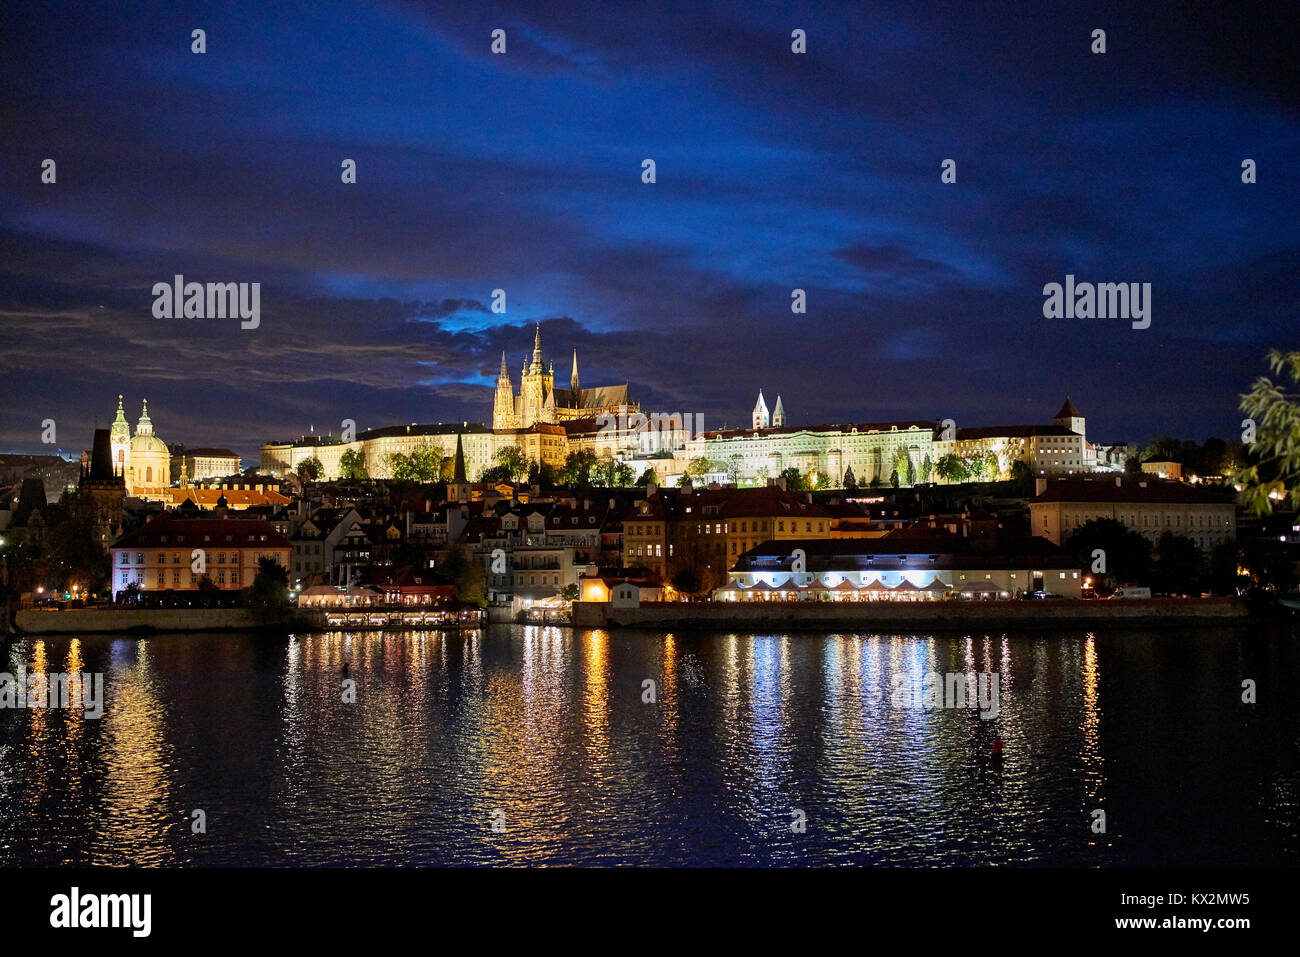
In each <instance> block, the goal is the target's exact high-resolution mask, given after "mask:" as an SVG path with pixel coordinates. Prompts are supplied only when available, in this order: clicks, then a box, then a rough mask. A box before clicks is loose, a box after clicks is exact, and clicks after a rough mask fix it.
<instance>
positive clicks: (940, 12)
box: [0, 0, 1300, 459]
mask: <svg viewBox="0 0 1300 957" xmlns="http://www.w3.org/2000/svg"><path fill="white" fill-rule="evenodd" d="M1056 6H1066V5H1064V4H1061V5H1058V4H1041V3H1021V4H1001V3H994V4H991V3H977V2H969V3H966V2H963V3H952V4H937V3H924V2H904V3H897V4H894V3H888V4H870V5H866V4H862V5H853V6H848V5H838V4H834V5H832V4H813V3H798V4H795V3H792V4H780V3H766V2H763V3H760V2H743V3H734V4H726V3H704V2H692V3H683V4H674V3H666V2H658V0H656V2H628V3H618V2H598V3H591V4H546V3H540V2H520V3H493V2H474V3H469V2H462V3H448V4H440V3H430V4H417V3H401V2H391V3H371V4H360V3H347V2H335V0H309V2H301V3H269V2H268V3H265V4H243V3H229V2H219V3H210V4H188V5H187V4H184V3H175V2H160V3H128V4H125V5H123V4H116V3H114V4H93V5H90V4H71V3H69V4H51V5H46V4H36V3H16V4H14V3H8V4H5V5H4V6H3V8H0V177H2V181H3V184H4V186H3V192H2V193H0V330H2V331H3V340H2V342H3V344H2V345H0V450H11V451H31V452H48V451H51V449H50V447H49V446H42V445H41V443H40V430H41V420H43V419H46V418H53V419H54V420H55V421H56V423H57V424H58V428H59V435H58V439H59V441H58V447H59V448H61V449H62V450H63V451H64V452H65V453H71V454H77V453H79V452H80V451H81V450H82V449H83V448H88V447H89V445H90V440H91V430H92V428H93V427H94V426H95V425H96V424H98V425H99V426H100V427H105V426H107V425H108V424H109V422H110V420H111V418H112V416H113V412H114V409H115V406H116V396H117V393H119V392H123V393H125V394H126V396H127V416H128V419H129V420H130V421H131V423H132V425H133V426H134V423H135V419H136V418H137V417H138V416H139V412H140V398H141V397H147V398H148V400H149V409H150V415H151V418H152V419H153V422H154V427H155V430H156V432H157V434H159V435H160V436H161V437H162V438H163V439H164V440H166V441H168V442H183V443H185V444H187V445H190V446H199V445H218V446H227V447H230V448H234V449H236V450H237V451H239V452H240V453H241V454H243V455H244V457H245V458H246V459H255V457H256V450H257V446H258V445H259V444H260V443H261V442H263V441H264V440H266V439H269V438H290V437H293V436H296V435H299V434H302V433H304V432H306V431H307V430H308V429H309V428H310V427H312V426H315V428H316V430H317V431H326V430H330V429H333V430H335V431H337V430H338V428H339V423H340V422H341V420H343V419H346V418H351V419H354V420H355V421H356V423H357V426H358V428H361V429H365V428H377V427H381V426H386V425H394V424H401V423H406V422H435V421H454V420H462V419H466V420H469V421H475V422H490V416H491V409H492V394H493V386H494V384H495V381H496V374H497V370H498V368H499V365H500V356H501V351H502V350H503V349H504V350H505V352H506V356H507V361H508V367H509V370H510V373H511V375H512V376H513V377H514V383H515V387H516V388H518V375H519V369H520V366H521V365H522V362H523V359H524V356H525V354H526V353H529V352H530V351H531V346H532V338H533V325H534V323H535V322H538V321H540V322H541V323H542V329H543V333H542V334H543V344H544V346H545V349H546V357H547V359H548V360H554V362H555V367H556V373H557V378H558V379H559V380H561V382H562V383H563V384H564V385H566V386H567V384H568V373H569V361H570V355H571V350H572V349H573V348H575V347H576V348H577V349H578V352H579V359H580V364H581V374H582V380H583V384H584V385H588V386H595V385H609V384H617V383H622V382H624V381H627V382H629V383H630V384H631V386H632V390H633V394H634V395H635V396H637V397H639V398H640V399H641V400H642V402H643V405H645V406H648V407H650V408H652V409H655V410H659V411H665V412H698V413H702V414H703V415H704V416H705V423H706V425H707V426H708V427H722V426H723V425H724V424H726V425H731V426H737V425H740V424H741V423H747V422H748V419H749V414H750V409H751V408H752V406H753V404H754V400H755V397H756V394H757V392H758V389H759V388H760V387H761V388H762V389H763V390H764V394H765V396H766V397H767V400H768V404H769V406H770V405H773V404H775V399H776V396H777V394H780V395H781V396H782V397H783V400H784V404H785V407H786V410H787V412H788V414H789V417H790V420H791V423H792V424H818V423H826V422H874V421H882V420H889V419H891V418H902V419H930V418H934V419H938V418H944V417H951V418H953V419H955V420H956V422H957V424H958V425H959V426H963V425H969V426H987V425H1005V424H1038V423H1046V422H1048V421H1049V420H1050V417H1051V416H1052V415H1053V414H1054V413H1055V412H1056V410H1057V408H1058V407H1059V406H1060V404H1061V402H1062V400H1063V398H1064V397H1065V395H1066V394H1067V393H1069V394H1070V395H1071V396H1072V397H1073V399H1074V401H1075V403H1076V404H1077V405H1078V406H1079V408H1080V409H1081V411H1082V412H1083V414H1084V415H1085V416H1087V418H1088V436H1089V438H1090V439H1092V440H1093V441H1098V442H1110V441H1119V440H1130V441H1145V440H1147V439H1149V438H1151V437H1152V436H1154V435H1156V434H1159V433H1164V432H1170V433H1173V434H1176V435H1178V436H1180V437H1182V438H1190V439H1196V440H1203V439H1204V438H1206V437H1207V436H1209V435H1221V436H1223V437H1225V438H1231V437H1235V436H1236V434H1237V433H1239V431H1240V428H1239V423H1240V421H1241V418H1242V416H1241V414H1240V413H1239V412H1238V410H1237V401H1238V399H1237V396H1238V395H1239V394H1240V393H1241V392H1243V391H1245V390H1246V389H1247V388H1248V387H1249V385H1250V383H1251V381H1252V380H1253V379H1254V378H1255V377H1256V376H1257V375H1259V374H1262V373H1263V372H1265V366H1264V363H1263V354H1264V352H1265V351H1266V350H1267V349H1268V348H1270V347H1278V348H1290V349H1294V348H1297V347H1298V345H1300V344H1298V343H1297V341H1296V330H1297V327H1298V326H1300V322H1298V321H1297V320H1298V317H1300V311H1298V310H1297V306H1298V305H1300V269H1298V268H1297V262H1298V260H1300V257H1298V255H1297V254H1298V253H1300V238H1298V233H1300V227H1298V226H1297V223H1300V80H1298V78H1297V66H1296V64H1297V61H1298V60H1300V58H1298V57H1297V56H1296V53H1295V47H1294V46H1293V43H1294V37H1295V34H1296V30H1295V23H1296V18H1297V16H1300V13H1298V12H1297V11H1298V10H1300V8H1298V7H1297V5H1296V4H1294V3H1287V4H1278V5H1277V6H1276V7H1272V6H1269V5H1267V4H1228V3H1222V4H1214V5H1210V4H1204V5H1203V4H1197V3H1188V2H1178V3H1168V4H1163V5H1155V4H1150V5H1149V4H1145V3H1144V4H1131V3H1115V4H1090V3H1070V4H1068V6H1069V7H1070V8H1071V9H1070V10H1069V11H1068V12H1050V11H1049V12H1045V11H1043V10H1042V9H1040V8H1041V7H1056ZM1133 7H1142V8H1147V7H1150V9H1142V10H1136V9H1132V8H1133ZM543 11H544V12H543ZM196 27H201V28H203V29H204V30H206V33H207V52H206V53H205V54H202V55H196V54H194V53H192V52H191V50H190V44H191V38H190V32H191V30H192V29H194V28H196ZM496 28H502V29H504V30H505V31H506V36H507V52H506V54H505V55H504V56H500V55H492V54H491V52H490V43H491V37H490V34H491V32H492V30H493V29H496ZM795 28H801V29H803V30H806V31H807V37H808V40H807V42H808V52H807V53H806V54H805V55H795V54H793V53H792V52H791V50H790V43H791V40H790V34H791V31H792V30H793V29H795ZM1096 28H1101V29H1104V30H1105V31H1106V43H1107V52H1106V53H1105V54H1104V55H1095V54H1093V53H1091V52H1090V45H1091V42H1092V41H1091V33H1092V31H1093V30H1094V29H1096ZM46 157H50V158H53V159H55V160H56V162H57V183H56V184H55V185H48V184H43V183H41V180H40V176H41V162H42V160H43V159H45V158H46ZM345 158H351V159H354V160H356V163H357V183H356V184H355V185H345V184H343V183H342V182H341V177H340V173H341V166H340V164H341V163H342V161H343V160H344V159H345ZM645 158H652V159H654V160H655V162H656V164H657V179H658V181H657V182H656V183H655V184H653V185H646V184H643V183H642V182H641V163H642V160H643V159H645ZM946 158H953V159H955V160H956V161H957V182H956V183H955V184H944V183H941V182H940V164H941V162H942V161H943V160H944V159H946ZM1246 158H1250V159H1253V160H1255V161H1256V163H1257V164H1258V174H1257V175H1258V182H1257V183H1255V184H1253V185H1246V184H1243V183H1242V181H1241V163H1242V160H1243V159H1246ZM176 273H182V274H183V275H184V276H185V277H186V279H187V280H194V281H199V282H208V281H232V282H260V283H261V284H262V291H261V303H262V315H261V326H260V328H258V329H256V330H248V331H245V330H241V329H240V328H239V322H238V320H231V319H225V320H222V319H157V318H154V316H153V313H152V305H153V296H152V293H151V288H152V286H153V284H154V283H156V282H160V281H161V282H170V281H171V279H172V277H173V275H174V274H176ZM1067 273H1073V274H1074V275H1075V276H1076V277H1077V278H1078V279H1079V280H1080V281H1085V280H1086V281H1093V282H1120V281H1123V282H1150V283H1151V284H1152V300H1153V311H1152V322H1151V327H1150V328H1149V329H1146V330H1134V329H1132V328H1131V327H1130V324H1129V323H1128V322H1127V321H1124V320H1121V319H1107V320H1100V319H1091V320H1085V319H1045V318H1044V317H1043V312H1042V307H1043V291H1042V290H1043V286H1044V284H1046V283H1050V282H1063V281H1064V279H1065V276H1066V274H1067ZM497 288H502V289H504V290H505V291H506V302H507V309H508V311H507V313H506V314H505V315H504V316H502V315H494V314H492V312H491V311H490V308H489V305H490V301H491V294H492V290H493V289H497ZM794 288H802V289H805V290H806V291H807V296H808V312H807V314H806V315H794V314H792V313H791V309H790V302H791V299H790V295H791V290H792V289H794Z"/></svg>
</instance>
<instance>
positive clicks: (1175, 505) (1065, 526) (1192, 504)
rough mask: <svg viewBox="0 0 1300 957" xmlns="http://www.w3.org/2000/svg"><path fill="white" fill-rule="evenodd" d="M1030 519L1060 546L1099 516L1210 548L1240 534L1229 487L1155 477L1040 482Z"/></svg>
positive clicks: (1154, 536)
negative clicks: (1194, 483)
mask: <svg viewBox="0 0 1300 957" xmlns="http://www.w3.org/2000/svg"><path fill="white" fill-rule="evenodd" d="M1029 518H1030V523H1031V524H1030V527H1031V528H1032V529H1033V533H1034V534H1035V535H1041V536H1042V537H1043V538H1046V539H1047V540H1048V541H1050V542H1053V543H1054V544H1057V545H1060V544H1062V542H1064V541H1065V540H1066V539H1068V538H1069V537H1070V533H1071V532H1073V531H1074V530H1075V529H1076V528H1078V527H1079V526H1080V525H1083V524H1085V523H1086V522H1089V521H1092V520H1093V519H1099V518H1106V519H1111V520H1113V521H1116V522H1119V523H1121V524H1122V525H1124V526H1125V527H1126V528H1128V529H1130V530H1131V531H1134V532H1137V533H1138V534H1140V535H1142V536H1143V537H1144V538H1146V539H1147V540H1148V541H1150V542H1152V543H1155V542H1156V541H1157V540H1158V539H1159V538H1160V536H1161V535H1163V534H1164V533H1165V532H1172V533H1173V534H1174V535H1182V536H1186V537H1187V538H1190V539H1191V540H1192V541H1193V542H1195V543H1196V545H1197V547H1198V548H1200V549H1201V550H1202V551H1206V552H1208V551H1210V550H1211V549H1213V548H1214V547H1215V546H1216V545H1218V544H1220V543H1221V542H1225V541H1229V540H1232V539H1235V538H1236V537H1237V505H1236V502H1235V501H1234V499H1233V498H1232V497H1231V492H1230V490H1229V491H1227V492H1223V491H1216V490H1215V489H1212V488H1202V487H1198V486H1194V485H1187V484H1183V483H1179V482H1161V481H1157V480H1155V479H1151V480H1147V481H1133V480H1131V479H1127V478H1123V477H1121V476H1115V477H1114V478H1113V479H1109V478H1106V479H1050V480H1040V481H1039V483H1038V495H1037V496H1036V497H1035V498H1034V499H1032V500H1031V501H1030V503H1029Z"/></svg>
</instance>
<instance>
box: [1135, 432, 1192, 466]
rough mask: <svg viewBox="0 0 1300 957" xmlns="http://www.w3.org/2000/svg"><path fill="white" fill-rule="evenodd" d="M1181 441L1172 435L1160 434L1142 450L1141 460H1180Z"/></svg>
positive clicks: (1181, 457) (1181, 452) (1181, 454)
mask: <svg viewBox="0 0 1300 957" xmlns="http://www.w3.org/2000/svg"><path fill="white" fill-rule="evenodd" d="M1182 460H1183V443H1182V442H1180V441H1178V439H1176V438H1174V437H1173V436H1172V435H1162V436H1160V437H1159V438H1158V439H1156V440H1155V441H1154V442H1152V443H1151V444H1150V445H1148V446H1147V447H1146V448H1145V449H1143V450H1142V461H1143V462H1181V461H1182Z"/></svg>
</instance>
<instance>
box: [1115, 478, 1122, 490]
mask: <svg viewBox="0 0 1300 957" xmlns="http://www.w3.org/2000/svg"><path fill="white" fill-rule="evenodd" d="M1123 485H1124V479H1123V477H1122V476H1119V475H1116V476H1115V487H1116V488H1122V487H1123Z"/></svg>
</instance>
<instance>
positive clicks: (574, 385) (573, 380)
mask: <svg viewBox="0 0 1300 957" xmlns="http://www.w3.org/2000/svg"><path fill="white" fill-rule="evenodd" d="M569 388H570V389H572V390H573V391H574V392H575V393H576V392H577V391H578V350H577V349H574V350H573V373H572V374H571V375H570V376H569Z"/></svg>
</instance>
